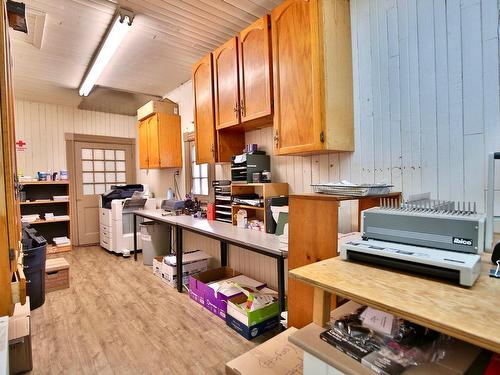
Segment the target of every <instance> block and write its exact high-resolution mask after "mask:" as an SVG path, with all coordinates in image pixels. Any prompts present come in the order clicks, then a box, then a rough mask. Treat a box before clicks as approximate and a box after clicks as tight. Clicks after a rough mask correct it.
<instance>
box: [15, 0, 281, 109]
mask: <svg viewBox="0 0 500 375" xmlns="http://www.w3.org/2000/svg"><path fill="white" fill-rule="evenodd" d="M24 2H25V3H26V7H27V8H28V9H34V10H36V11H37V13H38V14H40V13H41V14H43V13H45V14H46V19H45V29H44V33H43V41H42V47H41V49H38V48H37V47H35V46H34V45H33V44H32V43H29V42H27V41H26V40H27V39H28V40H31V39H32V38H21V35H19V36H16V35H15V34H18V32H14V31H12V30H11V32H12V36H13V40H12V54H13V61H14V69H13V71H14V89H15V93H16V97H18V98H20V99H24V100H33V101H42V102H51V103H59V104H67V105H74V106H77V105H78V104H79V103H80V98H79V97H78V93H77V89H78V86H79V84H80V82H81V80H82V78H83V75H84V73H85V71H86V69H87V66H88V64H89V63H90V61H91V59H92V56H93V54H94V52H95V50H96V49H97V47H98V45H99V43H100V42H101V39H102V38H103V36H104V34H105V32H106V30H107V28H108V26H109V24H110V22H111V19H112V18H113V14H114V13H115V10H116V8H117V7H118V6H122V7H124V8H127V9H130V10H132V11H134V12H135V14H136V18H135V19H134V22H133V26H132V30H131V32H129V33H128V34H127V36H126V38H125V40H124V41H123V42H122V45H121V46H120V48H119V49H118V51H117V52H116V54H115V55H114V57H113V58H112V60H111V61H110V63H109V64H108V66H107V67H106V69H105V70H104V72H103V74H102V75H101V77H100V78H99V80H98V82H97V84H98V85H102V86H107V87H111V88H116V89H120V90H125V91H132V92H137V93H144V94H151V95H161V96H163V95H164V94H166V93H168V92H169V91H171V90H173V89H174V88H176V87H177V86H179V85H180V84H181V83H182V82H184V81H186V80H188V79H189V78H190V75H191V64H192V63H193V62H195V61H196V60H197V59H199V58H200V57H201V56H203V55H204V54H206V53H207V52H209V51H211V50H213V49H215V48H216V47H217V46H219V45H220V44H222V43H223V42H225V41H226V40H228V39H229V38H231V37H232V36H233V35H236V34H237V33H238V32H239V31H240V30H242V29H243V28H244V27H246V26H247V25H249V24H250V23H252V22H253V21H254V20H256V19H257V18H259V17H261V16H262V15H264V14H266V13H269V12H270V11H271V9H272V8H274V7H275V6H276V5H278V4H279V3H281V0H24Z"/></svg>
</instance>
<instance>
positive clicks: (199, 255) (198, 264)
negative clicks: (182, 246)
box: [161, 250, 210, 288]
mask: <svg viewBox="0 0 500 375" xmlns="http://www.w3.org/2000/svg"><path fill="white" fill-rule="evenodd" d="M208 258H210V255H208V254H206V253H204V252H203V251H201V250H196V251H191V252H186V253H184V254H183V255H182V283H183V284H187V283H189V276H191V275H195V274H197V273H200V272H204V271H206V270H207V269H208ZM169 259H170V260H173V259H175V258H170V257H163V261H162V265H161V278H162V281H163V282H165V283H167V284H168V285H170V286H172V287H173V288H175V287H176V286H177V266H176V265H175V264H170V263H168V261H169Z"/></svg>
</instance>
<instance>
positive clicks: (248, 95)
mask: <svg viewBox="0 0 500 375" xmlns="http://www.w3.org/2000/svg"><path fill="white" fill-rule="evenodd" d="M270 27H271V22H270V20H269V16H268V15H266V16H264V17H262V18H261V19H259V20H257V21H256V22H254V23H253V24H252V25H250V26H248V27H247V28H246V29H245V30H243V31H242V32H240V37H239V39H238V40H239V48H238V53H239V78H240V81H239V87H240V90H239V94H240V107H239V109H240V116H241V122H242V123H249V122H255V121H257V120H260V121H259V123H260V124H266V123H267V124H271V123H272V114H273V109H272V65H271V33H270Z"/></svg>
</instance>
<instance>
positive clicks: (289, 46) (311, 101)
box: [271, 0, 324, 154]
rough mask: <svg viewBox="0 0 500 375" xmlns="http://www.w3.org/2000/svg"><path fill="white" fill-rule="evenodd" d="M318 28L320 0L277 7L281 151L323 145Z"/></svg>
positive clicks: (275, 75)
mask: <svg viewBox="0 0 500 375" xmlns="http://www.w3.org/2000/svg"><path fill="white" fill-rule="evenodd" d="M318 29H319V22H318V1H317V0H287V1H285V2H284V3H283V4H281V5H280V6H278V7H276V8H275V9H274V10H273V11H272V14H271V34H272V50H273V55H272V58H273V83H274V133H275V134H274V142H275V150H276V153H277V154H291V153H302V152H311V151H319V150H322V149H323V143H322V136H321V133H322V132H323V124H322V120H321V118H322V108H323V105H324V104H323V103H322V100H323V95H322V89H321V87H322V79H323V73H322V70H323V66H322V61H321V58H320V57H321V53H320V50H319V46H320V41H319V39H320V36H319V30H318Z"/></svg>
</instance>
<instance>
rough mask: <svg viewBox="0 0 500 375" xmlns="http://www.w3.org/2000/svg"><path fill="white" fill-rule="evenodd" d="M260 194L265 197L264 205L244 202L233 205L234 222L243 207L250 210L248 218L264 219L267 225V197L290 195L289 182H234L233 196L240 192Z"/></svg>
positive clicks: (232, 186)
mask: <svg viewBox="0 0 500 375" xmlns="http://www.w3.org/2000/svg"><path fill="white" fill-rule="evenodd" d="M252 193H255V194H258V195H259V196H260V197H261V198H263V199H264V206H263V207H254V206H248V205H244V204H234V205H232V207H231V213H232V219H231V220H232V222H233V225H236V217H235V216H236V213H237V212H238V210H240V209H243V210H246V211H247V212H248V220H249V221H250V220H254V219H257V220H262V221H263V222H264V226H265V225H266V208H267V207H266V198H269V197H276V196H280V195H288V184H287V183H248V184H234V183H233V184H232V185H231V197H232V196H233V195H238V194H252Z"/></svg>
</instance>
